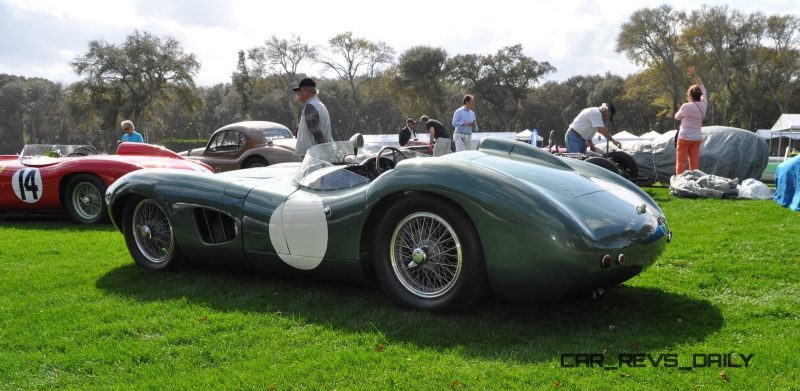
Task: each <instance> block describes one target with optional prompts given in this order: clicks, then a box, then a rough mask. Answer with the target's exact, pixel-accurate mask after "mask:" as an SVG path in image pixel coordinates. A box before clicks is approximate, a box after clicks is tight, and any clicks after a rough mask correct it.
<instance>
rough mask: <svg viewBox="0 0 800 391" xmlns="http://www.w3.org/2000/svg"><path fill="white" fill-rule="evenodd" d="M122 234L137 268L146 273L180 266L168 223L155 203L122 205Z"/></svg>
mask: <svg viewBox="0 0 800 391" xmlns="http://www.w3.org/2000/svg"><path fill="white" fill-rule="evenodd" d="M122 234H123V235H124V236H125V244H126V245H127V246H128V252H130V253H131V257H133V260H134V261H135V262H136V264H137V265H139V266H141V267H143V268H145V269H149V270H167V269H176V268H178V267H179V266H180V265H181V264H182V261H183V256H182V255H181V252H180V249H178V244H177V243H176V241H175V230H174V229H173V226H172V221H170V219H169V216H168V215H167V213H166V212H165V211H164V209H163V208H162V207H161V205H159V204H158V202H156V201H155V200H152V199H149V198H144V199H137V200H132V201H131V202H129V203H128V204H127V205H126V206H125V211H124V212H123V216H122Z"/></svg>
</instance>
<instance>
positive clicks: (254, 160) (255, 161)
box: [242, 156, 269, 168]
mask: <svg viewBox="0 0 800 391" xmlns="http://www.w3.org/2000/svg"><path fill="white" fill-rule="evenodd" d="M266 166H269V162H268V161H267V159H264V158H263V157H261V156H250V157H249V158H247V159H245V161H244V163H242V168H255V167H266Z"/></svg>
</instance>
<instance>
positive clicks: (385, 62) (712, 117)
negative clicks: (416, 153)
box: [0, 5, 800, 153]
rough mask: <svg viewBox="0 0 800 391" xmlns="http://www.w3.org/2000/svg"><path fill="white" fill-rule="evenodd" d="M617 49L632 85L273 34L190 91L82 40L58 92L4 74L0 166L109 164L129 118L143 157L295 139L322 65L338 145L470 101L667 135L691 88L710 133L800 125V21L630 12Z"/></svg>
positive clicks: (486, 60)
mask: <svg viewBox="0 0 800 391" xmlns="http://www.w3.org/2000/svg"><path fill="white" fill-rule="evenodd" d="M617 51H618V52H619V53H623V54H624V55H625V56H626V57H627V58H628V59H629V60H630V61H632V62H633V63H635V64H637V65H639V66H640V67H641V69H642V71H640V72H638V73H636V74H633V75H629V76H627V77H625V78H623V77H622V76H618V75H612V74H608V73H607V74H605V75H582V76H574V77H571V78H569V79H567V80H566V81H564V82H543V80H544V78H545V77H547V76H548V75H551V74H553V73H554V72H556V71H557V70H556V69H555V67H553V66H552V65H551V64H550V63H548V62H547V61H541V60H535V59H533V58H530V57H528V56H526V55H524V53H523V47H522V45H513V46H508V47H503V48H500V49H499V50H497V52H496V53H493V54H488V55H482V54H459V55H455V56H450V55H449V54H448V53H447V52H446V51H445V50H444V49H442V48H437V47H429V46H417V47H413V48H410V49H408V50H405V51H404V52H402V53H400V54H399V55H395V51H394V49H393V48H392V47H390V46H388V45H387V44H386V43H384V42H374V41H370V40H368V39H366V38H361V37H357V36H354V35H353V34H352V33H350V32H345V33H342V34H339V35H337V36H335V37H333V38H331V39H330V40H329V41H328V42H326V43H325V44H324V45H322V46H316V45H312V44H310V43H307V42H304V41H303V40H302V38H300V37H290V38H281V37H277V36H272V37H270V38H268V39H267V40H266V41H265V42H264V44H263V45H261V46H258V47H254V48H249V49H246V50H241V51H239V58H238V60H239V61H238V66H237V67H236V69H232V70H231V71H232V73H231V81H230V83H224V84H223V83H220V84H217V85H214V86H197V85H195V82H194V76H195V75H196V74H197V72H198V70H199V69H200V64H199V63H198V61H197V60H196V58H195V55H194V54H192V53H186V52H184V50H183V48H182V47H181V45H180V43H179V42H178V41H176V40H175V39H172V38H169V37H157V36H154V35H152V34H150V33H147V32H140V31H135V32H133V33H132V34H131V35H130V36H128V37H127V39H126V40H125V42H122V43H116V44H115V43H108V42H104V41H91V42H89V44H88V49H87V50H86V52H85V53H84V54H82V55H80V56H78V57H76V58H75V59H74V60H73V61H72V62H71V63H70V66H71V67H72V68H73V69H74V70H75V72H76V73H77V74H78V75H79V76H80V77H81V80H80V81H78V82H76V83H73V84H70V85H63V84H61V83H54V82H51V81H49V80H45V79H41V78H25V77H20V76H13V75H6V74H2V75H0V153H15V152H18V151H19V150H20V149H21V147H22V146H23V145H24V144H26V143H52V144H55V143H62V144H66V143H80V144H83V143H88V144H93V145H95V146H97V147H99V148H100V149H102V150H106V151H109V150H112V149H113V147H114V145H115V142H116V140H117V139H118V138H119V136H120V134H121V130H120V129H119V123H120V121H122V120H123V119H131V120H133V121H134V123H135V124H136V127H137V130H139V131H140V132H142V133H144V134H145V135H146V137H147V139H148V141H149V142H151V143H161V142H163V141H164V140H167V139H198V138H199V139H204V138H207V137H208V136H209V135H210V133H211V132H213V131H214V130H215V129H217V128H219V127H220V126H222V125H225V124H228V123H232V122H236V121H242V120H247V119H252V120H268V121H274V122H279V123H282V124H285V125H286V126H288V127H289V128H290V129H295V128H296V126H297V120H298V114H299V106H298V103H297V102H296V100H295V96H294V93H293V92H292V91H291V89H290V86H292V85H296V83H297V81H298V80H299V79H300V78H302V77H304V76H307V75H305V74H301V73H299V72H298V69H299V67H300V66H302V65H303V64H320V65H322V66H323V68H324V69H325V74H326V75H329V76H330V77H327V78H326V77H319V76H318V75H309V76H311V77H314V78H315V79H316V80H317V85H318V88H319V89H320V98H321V99H322V101H323V102H324V103H325V104H326V106H327V107H328V110H329V112H330V114H331V118H332V121H333V132H334V138H335V139H338V140H341V139H346V138H347V137H349V136H350V135H351V134H353V133H355V132H361V133H368V134H374V133H392V132H396V131H397V130H399V129H400V128H401V127H402V126H403V122H404V119H405V118H406V117H419V116H420V115H422V114H427V115H428V116H430V117H433V118H438V119H441V120H442V122H444V123H446V124H449V122H450V119H451V116H452V113H453V111H454V110H455V109H456V108H457V107H459V106H460V104H461V99H462V97H463V95H464V94H466V93H470V94H473V95H474V96H475V98H476V101H477V107H476V112H477V115H478V121H479V125H480V128H481V130H486V131H520V130H522V129H526V128H534V127H535V128H538V129H539V130H540V133H542V132H546V131H550V130H556V131H557V137H559V138H563V132H564V131H565V130H566V128H567V126H568V125H569V123H570V122H571V120H572V119H573V118H574V116H575V115H576V114H577V113H578V112H579V111H580V110H581V109H583V108H585V107H588V106H596V105H599V104H600V103H602V102H612V103H613V104H614V105H615V106H616V107H617V116H616V117H615V121H614V124H613V126H612V129H611V130H612V132H616V131H621V130H627V131H629V132H631V133H634V134H642V133H645V132H647V131H650V130H655V131H658V132H663V131H666V130H669V129H674V128H675V127H676V125H677V124H676V123H675V121H674V120H673V114H674V112H675V110H676V109H677V108H678V107H680V104H681V103H682V102H684V101H685V99H686V98H685V97H686V90H687V88H688V86H689V84H690V82H691V80H690V79H689V77H688V76H687V75H686V68H687V67H688V66H695V67H696V68H697V70H698V74H699V75H700V76H701V77H702V78H703V80H704V82H705V84H706V87H707V90H708V94H709V98H710V103H711V104H710V106H709V112H708V114H707V117H706V124H718V125H728V126H735V127H740V128H744V129H750V130H753V129H757V128H768V127H769V126H771V125H772V123H773V122H774V121H775V119H777V117H778V116H779V115H780V114H782V113H791V112H800V100H798V99H797V97H798V96H799V95H800V19H799V18H798V17H797V16H794V15H786V16H781V15H775V16H769V17H767V16H764V15H762V14H760V13H755V14H749V15H748V14H743V13H741V12H739V11H737V10H733V9H731V8H729V7H727V6H718V7H703V8H701V9H700V10H696V11H692V12H684V11H680V10H675V9H672V8H671V7H669V6H666V5H664V6H661V7H658V8H644V9H641V10H639V11H636V12H634V13H633V14H632V15H631V17H630V19H629V20H628V22H626V23H625V24H623V26H622V28H621V32H620V34H619V36H618V37H617Z"/></svg>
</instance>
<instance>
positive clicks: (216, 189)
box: [106, 138, 672, 312]
mask: <svg viewBox="0 0 800 391" xmlns="http://www.w3.org/2000/svg"><path fill="white" fill-rule="evenodd" d="M359 146H360V145H359V143H355V145H354V143H351V142H346V141H340V142H333V143H327V144H320V145H316V146H313V147H312V148H311V149H309V150H308V153H307V154H306V156H305V159H304V160H303V162H302V163H286V164H278V165H274V166H270V167H265V168H257V169H250V170H239V171H232V172H227V173H222V174H217V175H199V174H195V173H191V172H187V171H176V170H153V171H150V172H148V173H147V174H146V175H145V174H144V173H142V174H139V173H132V174H129V175H127V176H125V177H124V178H122V179H120V180H119V181H117V182H116V183H114V184H113V185H112V186H111V187H109V188H108V191H107V192H106V200H107V202H108V205H109V213H110V215H111V218H112V221H113V222H114V224H115V225H116V227H117V228H118V229H119V230H120V231H121V233H122V234H123V236H124V237H125V241H126V244H127V247H128V250H129V252H130V254H131V256H132V258H133V260H134V261H135V262H136V263H137V264H138V265H140V266H141V267H144V268H147V269H154V270H161V269H168V268H174V267H177V266H179V265H180V264H181V263H182V262H189V263H194V264H217V265H222V266H225V265H231V266H232V265H237V266H244V267H246V268H250V269H254V270H260V271H266V272H269V273H276V274H288V275H293V276H300V277H306V278H319V279H326V280H332V281H337V282H344V281H347V282H366V281H370V280H372V279H376V280H377V281H378V283H379V285H380V286H381V288H382V289H383V291H384V292H385V293H386V294H387V296H389V297H390V298H391V299H392V300H393V301H394V302H396V303H398V304H399V305H401V306H405V307H411V308H416V309H424V310H433V311H444V312H451V311H455V312H461V311H465V310H468V309H470V308H472V307H473V306H474V305H477V304H478V303H479V302H481V301H482V300H483V299H484V298H485V297H486V296H487V295H488V294H490V293H492V294H494V295H495V296H496V297H498V298H499V299H501V300H505V301H509V302H543V301H549V302H552V301H558V300H561V299H564V298H567V297H572V296H573V295H581V294H592V293H595V294H597V293H601V292H602V291H603V290H604V289H606V288H608V287H611V286H614V285H617V284H620V283H622V282H623V281H626V280H628V279H630V278H632V277H634V276H636V275H637V274H639V273H640V272H642V271H643V270H644V269H645V268H647V267H648V266H650V265H651V264H652V263H653V262H654V261H655V260H656V258H657V257H658V256H659V255H660V254H661V253H662V252H663V251H664V249H665V247H666V244H667V242H669V240H670V238H671V235H672V233H671V232H670V230H669V228H668V226H667V220H666V218H665V216H664V213H663V212H662V210H661V209H660V208H659V207H658V205H657V204H656V203H655V201H653V199H652V198H650V197H649V196H648V195H647V193H645V192H644V191H642V190H641V189H639V188H638V187H637V186H636V185H634V184H633V183H631V182H630V181H628V180H626V179H625V178H623V177H621V176H619V175H617V174H614V173H612V172H610V171H608V170H606V169H603V168H601V167H599V166H596V165H594V164H590V163H586V162H582V161H580V160H575V159H566V158H563V159H562V158H559V157H556V156H553V155H552V154H549V153H547V152H544V151H542V150H539V149H538V148H535V147H534V146H531V145H529V144H527V143H521V142H517V141H513V140H507V139H499V138H487V139H485V140H482V141H481V143H480V144H479V146H478V149H477V150H472V151H462V152H456V153H453V154H448V155H445V156H442V157H418V158H406V157H409V154H413V152H411V151H409V150H403V149H398V148H394V147H388V146H386V147H383V148H381V150H380V151H379V152H378V153H377V154H376V153H372V154H367V153H364V154H362V153H361V150H360V149H358V147H359ZM356 152H358V153H356Z"/></svg>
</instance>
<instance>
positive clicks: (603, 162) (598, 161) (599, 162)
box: [584, 157, 619, 175]
mask: <svg viewBox="0 0 800 391" xmlns="http://www.w3.org/2000/svg"><path fill="white" fill-rule="evenodd" d="M584 161H585V162H587V163H592V164H594V165H596V166H600V167H603V168H605V169H606V170H608V171H611V172H613V173H614V174H617V175H619V169H618V168H617V165H616V164H614V162H612V161H611V160H608V159H606V158H604V157H590V158H588V159H586V160H584Z"/></svg>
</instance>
